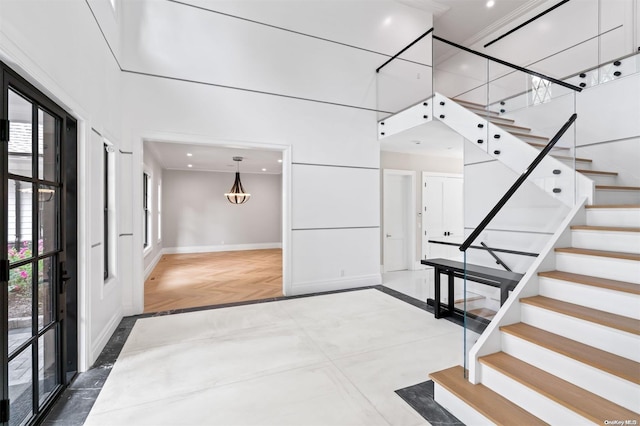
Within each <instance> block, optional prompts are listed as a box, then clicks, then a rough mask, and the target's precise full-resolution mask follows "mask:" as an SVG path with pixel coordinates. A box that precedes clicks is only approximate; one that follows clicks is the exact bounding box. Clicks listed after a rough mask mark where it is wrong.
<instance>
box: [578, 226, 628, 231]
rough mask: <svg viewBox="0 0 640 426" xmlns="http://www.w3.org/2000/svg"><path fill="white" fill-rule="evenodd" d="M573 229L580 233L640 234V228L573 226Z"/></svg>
mask: <svg viewBox="0 0 640 426" xmlns="http://www.w3.org/2000/svg"><path fill="white" fill-rule="evenodd" d="M571 229H574V230H579V231H611V232H640V228H636V227H624V226H598V225H573V226H571Z"/></svg>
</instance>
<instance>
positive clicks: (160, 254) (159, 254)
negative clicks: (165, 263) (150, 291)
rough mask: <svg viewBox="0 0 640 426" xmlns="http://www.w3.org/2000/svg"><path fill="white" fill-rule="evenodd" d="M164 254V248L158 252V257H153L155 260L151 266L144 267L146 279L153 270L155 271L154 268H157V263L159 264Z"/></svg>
mask: <svg viewBox="0 0 640 426" xmlns="http://www.w3.org/2000/svg"><path fill="white" fill-rule="evenodd" d="M163 254H164V249H162V250H160V252H158V254H157V255H156V257H154V258H153V260H152V261H151V263H150V264H149V266H147V267H146V268H144V280H145V281H146V280H147V278H149V275H151V272H153V268H155V267H156V265H157V264H158V262H160V259H162V255H163Z"/></svg>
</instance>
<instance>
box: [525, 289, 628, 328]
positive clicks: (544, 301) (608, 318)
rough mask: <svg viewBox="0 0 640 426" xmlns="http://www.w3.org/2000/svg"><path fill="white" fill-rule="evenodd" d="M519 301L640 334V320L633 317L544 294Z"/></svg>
mask: <svg viewBox="0 0 640 426" xmlns="http://www.w3.org/2000/svg"><path fill="white" fill-rule="evenodd" d="M520 303H524V304H526V305H531V306H535V307H538V308H540V309H546V310H548V311H552V312H556V313H558V314H562V315H566V316H569V317H572V318H577V319H580V320H582V321H587V322H590V323H592V324H598V325H601V326H604V327H608V328H611V329H614V330H619V331H623V332H626V333H629V334H633V335H636V336H640V320H637V319H635V318H629V317H624V316H622V315H616V314H612V313H611V312H605V311H600V310H597V309H592V308H587V307H585V306H581V305H577V304H575V303H568V302H563V301H561V300H557V299H553V298H550V297H545V296H532V297H525V298H522V299H520Z"/></svg>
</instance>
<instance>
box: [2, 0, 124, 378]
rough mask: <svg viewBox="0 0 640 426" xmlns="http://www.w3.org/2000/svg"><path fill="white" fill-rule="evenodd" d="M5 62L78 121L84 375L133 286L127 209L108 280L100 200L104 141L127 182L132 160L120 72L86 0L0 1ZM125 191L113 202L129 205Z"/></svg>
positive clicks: (120, 215)
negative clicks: (126, 288)
mask: <svg viewBox="0 0 640 426" xmlns="http://www.w3.org/2000/svg"><path fill="white" fill-rule="evenodd" d="M96 3H97V2H95V1H91V2H90V3H89V4H92V5H95V4H96ZM107 3H108V2H105V4H107ZM106 12H109V13H111V12H110V10H109V9H105V8H103V7H100V8H99V9H96V11H95V13H96V15H97V16H101V17H103V19H105V20H106V21H108V20H110V22H111V24H112V25H111V28H114V26H113V25H114V22H115V15H113V14H111V16H109V15H108V14H106ZM107 33H109V35H108V37H112V36H113V34H115V31H110V30H107ZM0 58H1V59H2V60H3V61H4V62H6V63H7V64H8V65H9V66H11V67H12V68H14V70H15V71H17V72H18V73H20V74H21V75H22V76H23V77H25V78H27V79H28V80H30V81H31V82H33V83H34V84H35V85H36V86H37V87H39V88H40V89H41V90H43V91H44V92H45V93H46V94H48V95H49V96H50V97H51V98H52V99H54V100H55V101H56V102H58V103H59V104H60V105H61V106H62V107H64V108H65V109H66V110H67V111H68V112H69V113H71V114H72V115H73V116H74V117H76V118H77V119H78V120H79V126H78V129H79V134H78V149H79V154H78V156H79V158H78V160H79V171H78V174H79V179H78V184H79V194H78V199H79V230H78V232H79V251H78V255H79V259H78V261H79V262H78V263H79V265H80V266H79V268H80V270H79V271H78V272H79V282H78V285H79V298H80V301H79V303H80V312H79V315H80V320H79V324H80V330H79V333H80V339H81V342H80V354H79V358H80V359H79V362H80V369H81V370H85V369H87V368H88V367H89V366H90V365H91V364H92V363H93V361H94V360H95V359H96V357H97V356H98V354H99V353H100V352H101V350H102V348H103V347H104V345H105V344H106V342H107V340H108V338H109V337H110V336H111V334H112V332H113V330H115V328H116V326H117V324H118V323H119V321H120V319H121V317H122V296H121V293H122V287H123V285H124V284H123V282H124V283H130V282H131V267H132V265H131V256H130V255H131V239H132V238H131V236H132V229H131V228H130V224H131V221H130V219H129V218H128V213H127V212H128V210H129V209H128V208H120V209H117V214H116V217H115V218H114V225H115V226H114V229H112V231H113V232H114V239H117V244H116V245H115V246H117V247H118V250H117V258H116V259H115V260H114V266H115V269H114V271H113V276H112V277H111V278H110V279H109V280H108V281H107V282H106V283H105V282H104V279H103V264H102V262H103V249H104V242H103V241H102V240H103V233H102V217H103V216H102V199H101V191H100V190H96V188H102V174H101V172H102V167H101V164H102V152H103V140H104V139H105V138H106V139H107V140H109V141H110V142H111V143H113V144H114V146H115V148H116V153H114V154H113V155H114V157H115V158H114V164H115V165H116V167H117V169H116V170H114V171H113V177H114V178H116V177H117V179H118V182H123V181H124V182H128V181H129V180H130V169H128V168H127V159H126V158H125V157H126V156H127V155H126V154H123V153H122V152H120V149H121V148H122V146H121V140H122V138H121V115H120V111H121V104H122V100H121V91H120V84H121V73H120V70H119V67H118V65H117V63H116V61H115V60H114V58H113V56H112V54H111V52H110V51H109V48H108V46H107V45H106V43H105V40H104V38H103V36H102V34H101V32H100V29H99V28H98V27H97V25H96V21H95V19H94V17H93V14H92V12H91V10H90V9H89V7H88V5H87V3H85V2H74V1H37V0H30V1H2V2H0ZM92 128H93V129H96V130H97V131H98V132H99V133H100V135H102V136H100V135H98V134H97V133H96V132H94V131H92ZM121 188H122V186H119V187H118V188H117V189H116V191H117V192H118V193H117V194H114V197H115V198H114V199H117V200H118V202H123V203H124V202H127V205H128V201H129V200H127V196H126V190H123V191H121Z"/></svg>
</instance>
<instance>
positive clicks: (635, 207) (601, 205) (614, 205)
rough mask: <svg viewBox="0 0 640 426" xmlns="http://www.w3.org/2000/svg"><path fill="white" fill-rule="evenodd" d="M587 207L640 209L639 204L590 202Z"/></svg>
mask: <svg viewBox="0 0 640 426" xmlns="http://www.w3.org/2000/svg"><path fill="white" fill-rule="evenodd" d="M585 207H586V208H588V209H640V204H592V205H589V206H585Z"/></svg>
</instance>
